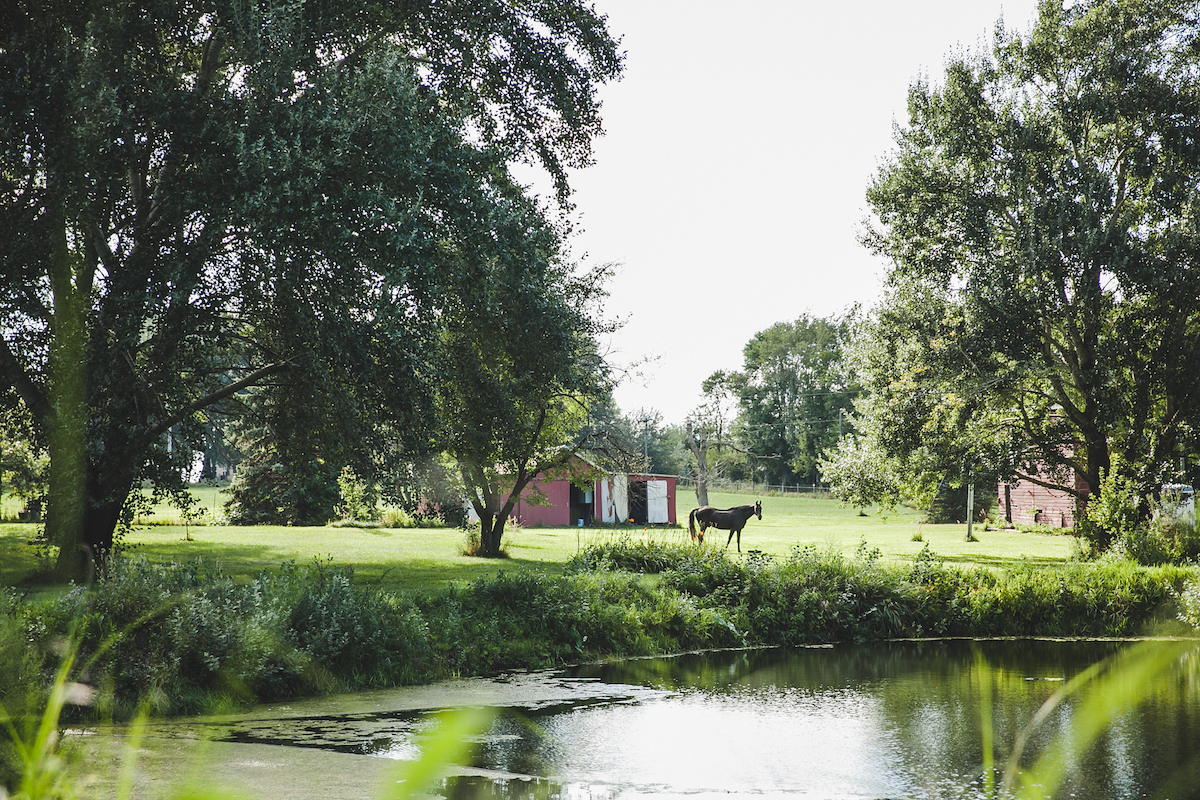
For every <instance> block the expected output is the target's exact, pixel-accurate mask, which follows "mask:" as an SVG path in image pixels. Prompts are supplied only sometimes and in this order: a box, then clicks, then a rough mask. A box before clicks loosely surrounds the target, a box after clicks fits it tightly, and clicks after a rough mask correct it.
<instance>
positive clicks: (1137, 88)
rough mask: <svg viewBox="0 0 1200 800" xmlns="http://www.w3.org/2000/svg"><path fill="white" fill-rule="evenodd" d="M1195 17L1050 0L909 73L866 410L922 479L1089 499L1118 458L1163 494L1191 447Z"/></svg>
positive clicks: (1141, 2) (884, 184)
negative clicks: (1009, 485) (977, 43)
mask: <svg viewBox="0 0 1200 800" xmlns="http://www.w3.org/2000/svg"><path fill="white" fill-rule="evenodd" d="M1198 23H1200V20H1198V19H1197V8H1196V6H1195V4H1194V3H1192V2H1180V1H1179V0H1121V1H1120V2H1111V1H1108V0H1106V1H1105V2H1081V3H1074V4H1069V5H1068V6H1067V7H1065V8H1064V7H1063V4H1062V3H1059V2H1043V3H1042V4H1041V7H1040V15H1039V18H1038V20H1037V22H1036V24H1035V25H1034V27H1033V29H1032V31H1031V32H1030V33H1029V34H1028V35H1027V36H1019V35H1016V34H1013V33H1011V32H1009V31H1006V30H1004V29H1003V27H1002V26H998V28H997V33H996V38H995V44H994V47H993V49H992V52H991V56H990V57H988V56H986V55H978V56H960V57H956V58H954V59H952V60H951V61H950V63H949V65H948V67H947V69H946V74H945V77H944V80H943V82H942V84H941V85H940V86H935V85H932V84H930V83H927V82H924V81H922V82H918V83H917V84H916V85H914V86H913V87H912V89H911V91H910V95H909V122H908V124H907V125H906V126H903V127H899V128H898V129H897V133H896V150H895V152H894V153H893V154H892V156H891V157H890V159H889V160H888V161H887V162H886V163H885V164H884V166H883V167H882V168H881V170H880V172H879V174H878V176H877V178H876V179H875V180H874V182H873V183H872V185H871V187H870V190H869V192H868V199H869V201H870V203H871V206H872V208H873V209H874V211H875V214H876V215H877V220H878V221H877V225H876V226H875V228H874V229H873V230H872V231H870V232H869V233H868V235H867V240H868V243H869V244H870V245H871V246H872V247H874V248H875V250H876V251H877V252H879V253H880V254H882V255H884V256H886V257H887V258H888V259H889V260H890V261H891V264H892V266H891V268H890V273H889V275H888V280H887V285H886V288H885V298H884V300H883V302H882V304H881V306H880V308H879V309H878V310H877V312H876V313H875V315H874V317H873V319H872V320H871V322H870V323H869V324H868V326H867V327H866V330H865V340H864V343H863V349H862V360H863V374H864V382H865V383H866V384H867V387H868V389H869V390H870V392H871V398H870V400H869V405H867V406H862V405H860V407H859V412H860V415H861V416H864V417H870V418H871V422H870V427H871V428H872V430H873V432H874V443H875V444H877V445H879V447H880V448H881V449H882V450H883V451H884V452H885V453H887V454H889V455H891V456H893V457H897V458H899V459H900V460H901V461H902V462H903V463H904V465H905V466H906V467H907V468H908V469H909V470H910V472H911V471H913V470H920V471H924V473H925V474H926V475H927V476H934V477H941V476H946V475H952V476H953V477H954V478H955V479H956V480H965V479H966V476H967V474H968V472H970V471H979V470H982V471H985V472H989V473H992V474H999V475H1009V476H1012V475H1015V476H1019V477H1021V478H1023V479H1026V480H1031V481H1034V482H1040V483H1044V484H1048V485H1053V486H1055V487H1057V488H1062V489H1065V490H1068V491H1075V490H1076V483H1075V476H1076V475H1078V476H1080V477H1082V478H1083V479H1084V480H1085V481H1086V483H1087V486H1088V487H1089V488H1090V491H1091V492H1093V493H1094V492H1098V491H1099V487H1100V485H1101V478H1102V476H1103V475H1104V474H1105V473H1106V472H1107V471H1108V470H1109V469H1110V467H1112V466H1113V465H1114V464H1115V463H1122V464H1124V465H1127V467H1128V469H1129V470H1130V473H1131V474H1130V476H1129V477H1131V478H1132V479H1134V480H1136V481H1137V482H1138V484H1139V485H1141V486H1142V487H1143V490H1144V491H1152V487H1154V486H1155V485H1157V484H1159V483H1160V482H1161V481H1162V480H1163V479H1164V477H1166V476H1167V475H1169V474H1171V473H1172V472H1173V470H1174V469H1175V468H1176V465H1177V456H1178V455H1179V454H1180V453H1181V452H1184V451H1186V450H1188V449H1190V448H1192V447H1193V446H1194V436H1195V427H1194V426H1195V423H1196V421H1197V415H1198V412H1200V406H1198V402H1200V370H1197V369H1196V368H1195V364H1196V362H1197V358H1198V357H1200V291H1198V290H1197V286H1200V282H1198V281H1200V231H1198V229H1197V212H1200V193H1198V191H1197V189H1198V182H1200V113H1198V110H1200V47H1198V45H1200V40H1198V38H1197V34H1198V33H1200V26H1198ZM1118 455H1119V456H1120V458H1115V456H1118Z"/></svg>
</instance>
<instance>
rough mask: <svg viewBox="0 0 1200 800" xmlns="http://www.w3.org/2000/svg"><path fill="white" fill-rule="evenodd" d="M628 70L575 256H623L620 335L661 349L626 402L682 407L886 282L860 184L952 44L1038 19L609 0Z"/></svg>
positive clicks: (796, 1)
mask: <svg viewBox="0 0 1200 800" xmlns="http://www.w3.org/2000/svg"><path fill="white" fill-rule="evenodd" d="M595 5H596V7H597V9H598V10H599V11H600V12H601V13H604V14H606V15H607V16H608V19H609V24H610V28H611V30H612V31H613V32H614V33H615V34H617V35H618V36H620V37H622V46H623V49H624V50H625V52H626V74H625V78H624V79H623V80H622V81H620V82H619V83H615V84H613V85H611V86H608V87H605V88H604V89H603V90H602V95H601V96H602V98H603V102H604V109H603V115H604V123H605V129H606V131H607V133H606V135H605V136H604V137H603V138H601V139H599V140H598V141H597V142H596V143H595V151H594V152H595V159H596V164H595V166H593V167H590V168H588V169H586V170H581V171H578V172H576V173H574V174H573V176H572V181H571V183H572V186H573V187H574V190H575V196H574V200H575V204H576V209H577V210H576V213H575V215H574V220H575V222H576V224H577V226H578V228H579V229H580V233H579V234H578V235H577V236H576V237H575V239H574V240H573V244H572V250H573V253H574V256H575V257H576V258H577V259H581V260H583V261H584V262H585V263H589V262H610V261H611V262H620V263H621V264H622V265H623V266H622V267H621V268H620V270H619V272H618V274H617V276H616V279H615V280H614V281H613V282H612V283H611V284H610V289H611V297H610V301H609V307H608V312H609V315H610V316H619V317H621V318H625V319H627V322H626V324H625V326H624V327H623V329H622V330H621V331H620V333H618V334H617V335H615V336H614V337H613V339H612V341H611V342H610V343H609V344H610V346H611V351H610V357H611V358H612V360H613V361H614V362H615V363H617V364H629V363H634V362H638V361H641V360H644V359H651V361H650V363H649V364H648V365H647V366H646V368H645V369H643V370H642V372H643V373H644V374H643V375H642V376H640V377H639V376H636V375H631V376H630V377H628V378H627V379H626V380H625V381H624V383H623V384H622V385H621V386H620V387H619V388H618V390H617V392H616V400H617V403H618V405H619V406H620V408H621V410H622V411H624V412H626V413H629V412H634V411H636V410H638V409H640V408H653V409H657V410H658V411H660V412H661V413H662V415H663V417H664V420H665V421H666V422H668V423H678V422H682V421H683V419H684V417H685V416H686V415H687V414H688V412H689V411H691V410H692V409H693V408H694V407H695V406H697V405H698V404H699V403H700V402H701V400H702V397H701V391H700V384H701V382H702V381H703V380H704V378H706V377H707V376H708V375H709V374H711V373H712V372H714V371H715V370H718V369H739V368H740V367H741V365H742V348H743V347H744V346H745V344H746V342H748V341H749V340H750V338H751V337H752V336H753V335H754V334H755V333H757V332H758V331H761V330H763V329H765V328H767V327H770V326H771V325H773V324H774V323H776V322H781V321H786V320H794V319H795V318H796V317H798V316H799V315H800V314H803V313H805V312H808V313H811V314H814V315H817V316H829V315H833V314H839V313H842V312H843V311H844V310H845V309H846V308H848V307H849V306H850V305H852V304H854V303H861V304H863V305H866V306H870V305H871V304H872V303H873V302H874V301H875V300H876V298H877V296H878V293H879V287H880V282H881V276H882V271H883V264H882V263H881V262H880V261H878V260H877V259H876V258H875V257H874V256H872V255H871V254H870V253H869V252H867V251H866V250H865V249H864V248H863V247H861V246H860V245H859V244H858V243H857V241H856V231H857V230H858V229H859V227H860V225H861V221H862V220H863V218H864V217H865V215H866V202H865V200H864V192H865V189H866V187H867V184H868V181H869V180H870V178H871V176H872V175H873V174H874V172H875V171H876V169H877V167H878V165H879V163H880V161H881V159H883V158H884V157H885V156H886V155H887V154H888V152H889V151H890V148H891V141H892V138H891V137H892V125H893V123H894V122H897V121H899V122H904V121H906V119H907V117H906V110H905V109H906V92H907V90H908V86H909V85H910V83H911V82H912V81H913V80H914V79H916V78H918V77H920V76H927V77H931V78H932V79H933V80H934V81H935V82H936V81H939V80H940V76H941V74H942V70H943V66H944V63H945V58H946V56H947V55H949V54H950V53H952V52H954V51H955V50H958V49H962V48H966V49H968V50H975V49H977V48H979V47H981V46H986V45H988V44H989V43H990V41H991V36H992V31H993V30H994V27H995V24H996V21H997V20H998V19H999V18H1000V17H1001V16H1003V18H1004V21H1005V24H1006V26H1007V27H1009V28H1010V29H1016V30H1019V31H1021V32H1025V31H1027V30H1028V29H1029V26H1030V23H1031V22H1032V20H1033V19H1034V15H1035V12H1036V2H1035V0H1019V2H1013V0H1009V1H1008V2H1004V3H1001V2H998V0H921V2H904V1H903V0H866V1H862V0H860V1H859V2H848V3H840V2H808V1H807V0H805V1H803V2H802V1H800V0H792V1H790V2H789V1H786V0H743V2H740V3H736V4H733V3H728V2H712V1H711V0H701V1H698V0H690V1H689V2H683V1H682V0H679V1H675V0H595Z"/></svg>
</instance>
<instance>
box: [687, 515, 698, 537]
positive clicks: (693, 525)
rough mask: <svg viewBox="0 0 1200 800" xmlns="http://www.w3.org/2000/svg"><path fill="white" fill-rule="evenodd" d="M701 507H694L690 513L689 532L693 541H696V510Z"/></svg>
mask: <svg viewBox="0 0 1200 800" xmlns="http://www.w3.org/2000/svg"><path fill="white" fill-rule="evenodd" d="M698 510H699V509H696V508H693V509H692V513H690V514H688V534H689V535H690V536H691V537H692V541H693V542H694V541H696V512H697V511H698Z"/></svg>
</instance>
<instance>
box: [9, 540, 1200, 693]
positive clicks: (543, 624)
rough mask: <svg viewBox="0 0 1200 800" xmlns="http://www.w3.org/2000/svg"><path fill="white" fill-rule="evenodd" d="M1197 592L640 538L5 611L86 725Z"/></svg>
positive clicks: (1138, 610)
mask: <svg viewBox="0 0 1200 800" xmlns="http://www.w3.org/2000/svg"><path fill="white" fill-rule="evenodd" d="M495 566H502V565H493V567H495ZM1194 579H1195V570H1194V569H1193V568H1177V567H1164V568H1153V569H1151V568H1144V567H1138V566H1135V565H1133V564H1130V563H1126V562H1101V563H1092V564H1063V565H1060V566H1054V567H1046V566H1038V565H1036V564H1033V563H1031V562H1026V563H1023V564H1019V565H1016V566H1013V567H1009V568H1003V569H992V568H985V567H980V566H976V567H971V568H969V569H964V568H961V567H957V566H948V565H947V564H945V563H944V562H943V561H942V560H941V559H940V558H938V557H937V556H936V555H934V554H933V553H932V551H930V550H923V551H922V553H921V554H920V555H919V556H918V557H917V558H915V559H910V560H909V561H907V562H904V563H899V562H895V563H889V562H887V561H885V560H884V559H883V558H882V554H881V551H879V550H877V549H875V548H871V547H868V546H864V545H861V544H860V546H859V547H858V548H857V549H856V552H855V554H854V555H852V556H846V555H844V554H843V553H841V552H840V551H839V550H837V549H836V548H833V547H824V548H823V547H820V546H817V545H807V546H805V545H800V546H796V547H793V549H792V550H791V551H790V552H789V553H788V554H787V555H786V556H782V557H776V556H770V555H767V554H765V553H755V554H750V555H745V556H742V557H737V556H736V554H734V555H730V554H728V553H727V552H726V551H725V550H724V549H722V548H720V547H714V546H711V545H710V546H708V547H703V548H700V547H696V546H694V545H691V544H670V543H663V542H654V541H650V540H647V539H646V538H642V537H637V538H634V537H625V538H610V539H609V540H608V541H607V542H604V543H600V544H596V545H593V546H591V547H588V548H585V549H583V550H581V551H580V552H578V553H577V554H575V555H573V556H571V557H569V558H567V559H566V560H564V561H563V562H560V563H558V566H557V569H556V571H555V572H554V573H551V572H548V571H546V570H541V569H520V568H518V569H508V568H505V569H503V570H502V571H499V572H497V571H495V570H493V571H492V572H491V573H490V574H489V575H487V576H483V577H478V578H475V579H473V580H470V581H461V580H455V581H451V582H449V583H443V584H442V585H441V586H439V587H438V588H435V589H426V590H423V591H416V592H413V591H397V590H394V589H391V588H388V587H386V586H383V585H382V584H380V583H379V582H378V581H362V580H360V579H359V576H358V575H357V574H355V573H354V572H353V571H352V570H350V569H349V568H347V567H344V566H339V565H333V564H329V563H327V562H324V561H316V562H313V563H311V564H307V565H300V566H292V565H285V566H284V567H282V568H274V569H271V570H267V571H263V572H260V573H259V574H258V575H256V576H255V577H254V578H253V579H251V580H248V581H247V580H241V579H236V578H235V577H234V576H232V575H231V574H229V573H227V572H225V571H224V570H222V569H221V568H220V567H219V566H218V565H216V564H215V563H213V562H201V561H189V562H183V563H176V564H162V563H157V562H153V561H150V560H146V559H144V558H141V557H134V558H132V559H121V560H118V562H117V563H116V564H115V566H114V568H113V571H112V574H111V575H110V576H109V577H108V578H107V579H105V580H101V581H99V582H97V584H96V585H95V586H94V587H93V588H91V589H88V590H84V589H82V588H78V589H74V590H72V591H70V592H67V593H66V594H64V595H60V596H57V597H51V598H49V599H45V600H41V601H24V602H22V601H16V600H13V599H9V600H7V601H5V603H3V604H0V617H3V620H0V621H2V622H3V624H0V637H8V640H9V641H0V653H5V652H7V653H29V652H31V651H30V648H29V646H28V645H29V643H30V642H32V643H33V644H34V648H33V650H32V652H34V653H36V654H37V658H39V659H40V665H39V667H38V669H37V670H35V672H40V674H42V675H46V674H51V673H52V672H53V665H54V664H55V663H56V662H57V659H58V658H59V654H60V652H61V649H60V648H59V647H58V643H60V642H61V641H63V639H64V637H67V638H70V637H74V638H75V639H76V640H77V641H78V642H79V647H80V662H81V663H83V664H86V665H87V666H86V667H85V668H84V673H85V674H86V680H87V682H88V683H90V684H92V685H93V686H95V687H96V688H97V689H98V694H97V699H96V702H95V703H94V705H93V706H92V707H91V708H90V709H89V710H88V713H89V714H94V715H99V716H101V717H106V716H118V717H121V716H127V715H129V714H130V713H131V712H132V711H133V709H134V708H135V706H136V704H137V703H138V702H146V703H148V704H149V706H150V708H151V709H152V711H153V712H154V713H157V714H178V713H192V712H200V711H215V710H221V709H228V708H231V707H234V706H241V705H245V704H249V703H254V702H260V701H265V700H275V699H281V698H286V697H293V696H299V695H308V694H319V693H326V692H332V691H347V690H357V689H364V688H371V687H381V686H390V685H397V684H404V683H419V682H425V681H430V680H434V679H438V678H443V677H449V676H453V675H485V674H494V673H496V672H500V671H503V670H508V669H521V668H540V667H547V666H553V665H558V664H565V663H571V662H582V661H592V660H597V659H603V658H608V657H628V656H644V655H654V654H663V653H673V652H680V651H686V650H695V649H707V648H717V647H730V646H772V645H780V646H789V645H799V644H811V643H818V642H837V641H870V640H879V639H888V638H898V637H922V636H1132V635H1140V634H1146V633H1180V632H1184V631H1186V630H1190V629H1185V628H1184V627H1183V626H1182V624H1181V623H1179V622H1178V621H1177V620H1176V619H1175V618H1176V615H1177V613H1178V608H1177V601H1176V593H1177V592H1179V591H1180V590H1181V589H1183V588H1184V587H1185V584H1186V583H1187V582H1188V581H1189V580H1194ZM24 657H25V656H22V658H24ZM9 691H10V694H11V693H12V692H13V691H15V689H14V688H12V687H10V690H9Z"/></svg>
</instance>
